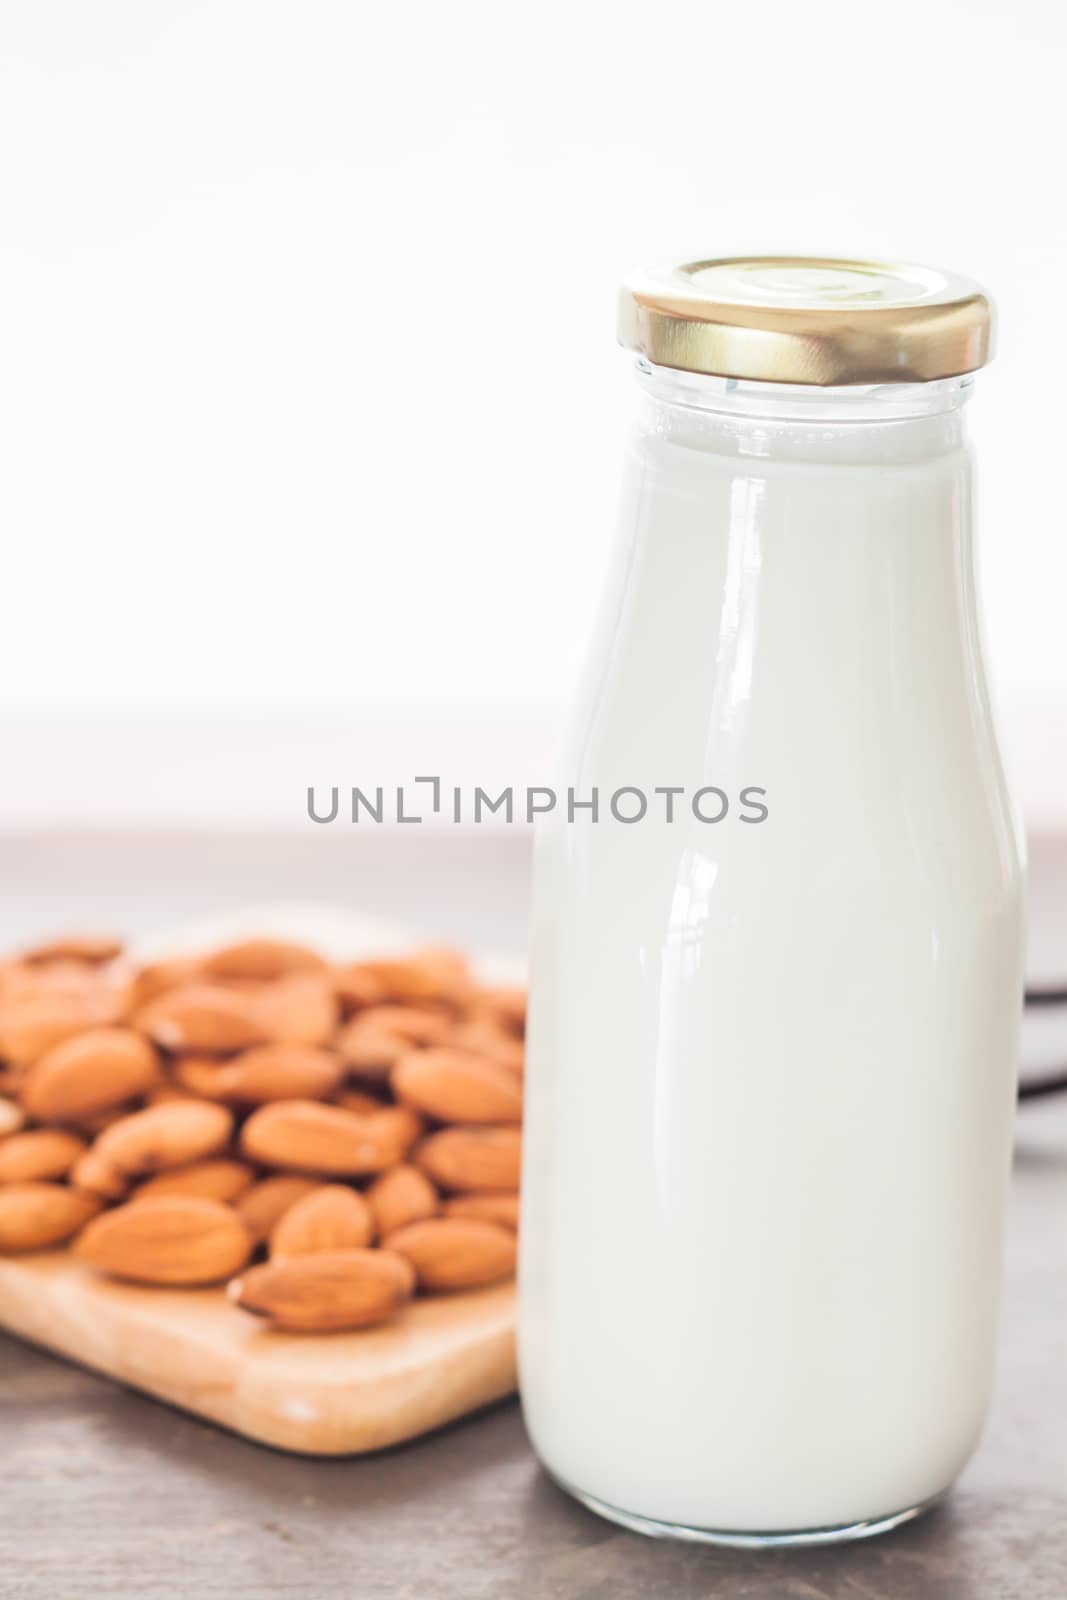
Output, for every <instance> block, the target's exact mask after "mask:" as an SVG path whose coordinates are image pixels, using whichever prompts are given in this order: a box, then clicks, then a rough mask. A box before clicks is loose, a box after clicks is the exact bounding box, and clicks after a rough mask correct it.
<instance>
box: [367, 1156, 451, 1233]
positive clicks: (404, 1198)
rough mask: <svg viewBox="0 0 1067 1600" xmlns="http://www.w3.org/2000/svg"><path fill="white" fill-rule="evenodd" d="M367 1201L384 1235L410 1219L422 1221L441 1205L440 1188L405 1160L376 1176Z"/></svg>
mask: <svg viewBox="0 0 1067 1600" xmlns="http://www.w3.org/2000/svg"><path fill="white" fill-rule="evenodd" d="M367 1203H368V1204H369V1206H370V1208H371V1211H372V1212H373V1214H374V1221H375V1225H376V1227H377V1229H378V1232H379V1234H380V1235H381V1236H382V1237H383V1238H384V1236H385V1235H386V1234H387V1233H392V1232H393V1231H394V1230H395V1229H396V1228H403V1227H405V1226H406V1225H407V1223H409V1222H422V1221H424V1220H425V1219H426V1218H427V1217H434V1216H436V1215H437V1213H438V1211H439V1210H440V1209H441V1207H440V1201H439V1200H438V1197H437V1190H436V1189H435V1188H434V1186H433V1184H432V1183H431V1182H430V1180H429V1178H428V1177H427V1176H426V1174H425V1173H424V1172H420V1171H419V1169H418V1167H412V1166H408V1165H407V1164H406V1163H402V1164H401V1165H400V1166H397V1167H392V1168H390V1170H389V1171H388V1172H383V1173H382V1175H381V1177H380V1178H375V1180H374V1182H373V1183H372V1184H371V1186H370V1188H369V1189H368V1190H367Z"/></svg>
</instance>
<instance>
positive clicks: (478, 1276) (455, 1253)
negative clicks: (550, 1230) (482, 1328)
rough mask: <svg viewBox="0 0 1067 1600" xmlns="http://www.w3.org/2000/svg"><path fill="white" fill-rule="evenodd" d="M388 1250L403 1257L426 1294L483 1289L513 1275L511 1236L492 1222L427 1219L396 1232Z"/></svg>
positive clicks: (387, 1246)
mask: <svg viewBox="0 0 1067 1600" xmlns="http://www.w3.org/2000/svg"><path fill="white" fill-rule="evenodd" d="M385 1246H386V1249H387V1250H395V1251H397V1253H398V1254H399V1255H402V1256H406V1257H407V1259H408V1260H409V1261H410V1262H411V1265H412V1266H413V1267H414V1268H415V1275H416V1277H417V1279H418V1283H419V1288H420V1289H426V1290H427V1291H430V1292H440V1291H442V1290H451V1289H482V1288H484V1287H485V1286H486V1285H487V1284H490V1283H500V1282H502V1281H503V1279H505V1278H510V1277H512V1276H513V1275H514V1272H515V1260H516V1243H515V1235H514V1233H512V1232H511V1231H510V1230H509V1229H507V1228H501V1227H498V1226H497V1224H496V1223H495V1222H482V1221H480V1220H477V1219H472V1218H469V1217H432V1218H431V1219H430V1220H429V1221H428V1222H412V1223H409V1225H408V1226H407V1227H406V1228H398V1229H397V1231H396V1232H395V1233H391V1234H389V1235H388V1237H387V1238H386V1241H385Z"/></svg>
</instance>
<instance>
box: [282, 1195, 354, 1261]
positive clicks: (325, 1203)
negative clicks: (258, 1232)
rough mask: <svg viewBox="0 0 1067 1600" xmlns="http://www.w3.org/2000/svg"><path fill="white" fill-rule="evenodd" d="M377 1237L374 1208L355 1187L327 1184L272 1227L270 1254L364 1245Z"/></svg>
mask: <svg viewBox="0 0 1067 1600" xmlns="http://www.w3.org/2000/svg"><path fill="white" fill-rule="evenodd" d="M373 1237H374V1218H373V1216H372V1214H371V1208H370V1206H369V1205H368V1204H367V1202H366V1200H365V1199H364V1198H363V1196H362V1195H361V1194H357V1192H356V1191H355V1189H348V1188H346V1187H345V1185H344V1184H341V1183H328V1184H324V1185H323V1187H322V1188H321V1189H315V1190H314V1191H313V1192H312V1193H311V1194H308V1195H305V1196H304V1198H303V1199H302V1200H298V1201H297V1202H296V1204H295V1205H294V1206H290V1208H289V1210H288V1211H287V1212H286V1213H285V1216H284V1217H282V1219H281V1221H280V1222H276V1223H275V1225H274V1227H273V1228H272V1229H271V1235H270V1255H271V1260H272V1261H273V1260H274V1258H275V1257H276V1256H279V1257H280V1256H307V1255H314V1254H317V1253H318V1252H319V1251H322V1250H353V1249H361V1248H362V1247H363V1246H364V1245H368V1244H370V1242H371V1240H372V1238H373Z"/></svg>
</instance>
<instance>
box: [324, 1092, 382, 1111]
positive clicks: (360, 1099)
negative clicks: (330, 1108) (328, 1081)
mask: <svg viewBox="0 0 1067 1600" xmlns="http://www.w3.org/2000/svg"><path fill="white" fill-rule="evenodd" d="M333 1103H334V1105H336V1106H344V1108H345V1110H346V1111H358V1112H359V1114H360V1116H361V1117H365V1116H366V1115H367V1114H368V1112H371V1111H382V1110H384V1109H385V1105H386V1102H385V1101H384V1100H382V1099H380V1098H379V1097H378V1095H376V1094H370V1093H369V1092H368V1091H367V1090H366V1089H342V1090H341V1092H340V1094H336V1095H334V1101H333Z"/></svg>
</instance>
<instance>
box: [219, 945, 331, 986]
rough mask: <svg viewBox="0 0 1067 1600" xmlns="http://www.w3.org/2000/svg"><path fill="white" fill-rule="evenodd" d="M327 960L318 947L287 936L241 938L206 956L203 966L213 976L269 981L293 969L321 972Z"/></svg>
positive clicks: (294, 970)
mask: <svg viewBox="0 0 1067 1600" xmlns="http://www.w3.org/2000/svg"><path fill="white" fill-rule="evenodd" d="M326 965H327V963H326V961H325V960H324V958H323V957H322V956H320V955H319V953H318V951H317V950H311V949H309V948H308V946H307V945H302V944H293V943H291V942H290V941H289V940H287V939H240V940H238V941H236V942H235V943H233V944H228V945H224V946H223V947H222V949H220V950H215V951H213V952H212V954H211V955H209V956H206V957H205V959H204V962H203V970H204V972H205V973H206V974H207V976H208V977H210V978H221V979H222V980H223V981H224V982H225V981H227V980H229V979H234V980H237V981H238V982H240V981H242V980H243V981H246V982H252V983H269V982H270V981H271V980H272V979H274V978H283V977H285V976H286V975H287V974H289V973H292V972H322V971H324V970H325V969H326Z"/></svg>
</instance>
